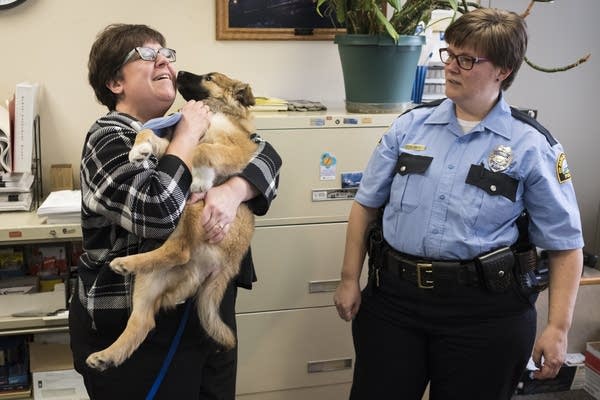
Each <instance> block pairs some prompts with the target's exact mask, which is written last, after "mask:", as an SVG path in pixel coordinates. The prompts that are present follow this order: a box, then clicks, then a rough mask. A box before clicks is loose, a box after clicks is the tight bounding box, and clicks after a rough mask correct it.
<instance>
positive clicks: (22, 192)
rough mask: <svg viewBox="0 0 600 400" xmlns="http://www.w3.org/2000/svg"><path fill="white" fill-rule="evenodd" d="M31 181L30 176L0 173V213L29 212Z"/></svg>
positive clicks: (31, 177) (32, 178) (31, 197)
mask: <svg viewBox="0 0 600 400" xmlns="http://www.w3.org/2000/svg"><path fill="white" fill-rule="evenodd" d="M33 180H34V176H33V175H31V174H10V173H0V211H29V210H30V209H31V203H32V201H33V196H32V193H31V186H32V184H33Z"/></svg>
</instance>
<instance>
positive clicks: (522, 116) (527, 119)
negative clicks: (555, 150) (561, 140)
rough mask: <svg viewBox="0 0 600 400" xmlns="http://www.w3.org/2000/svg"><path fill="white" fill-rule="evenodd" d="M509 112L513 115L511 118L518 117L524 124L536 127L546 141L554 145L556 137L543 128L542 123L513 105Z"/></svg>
mask: <svg viewBox="0 0 600 400" xmlns="http://www.w3.org/2000/svg"><path fill="white" fill-rule="evenodd" d="M510 113H511V115H512V116H513V118H515V119H518V120H519V121H522V122H525V123H526V124H528V125H531V126H533V127H534V128H535V129H537V130H538V132H540V133H541V134H542V135H544V137H545V138H546V140H547V141H548V143H550V146H554V145H556V144H557V143H558V142H557V141H556V139H554V137H553V136H552V134H550V132H549V131H548V129H546V128H544V127H543V126H542V124H540V123H539V122H538V121H537V120H536V119H535V118H533V117H531V116H529V115H528V114H526V113H524V112H523V111H521V110H519V109H517V108H515V107H511V108H510Z"/></svg>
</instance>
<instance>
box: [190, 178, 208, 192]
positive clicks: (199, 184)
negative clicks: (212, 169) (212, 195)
mask: <svg viewBox="0 0 600 400" xmlns="http://www.w3.org/2000/svg"><path fill="white" fill-rule="evenodd" d="M211 187H213V184H212V181H207V180H204V179H200V178H193V179H192V185H191V186H190V190H191V191H192V192H193V193H205V192H208V189H210V188H211Z"/></svg>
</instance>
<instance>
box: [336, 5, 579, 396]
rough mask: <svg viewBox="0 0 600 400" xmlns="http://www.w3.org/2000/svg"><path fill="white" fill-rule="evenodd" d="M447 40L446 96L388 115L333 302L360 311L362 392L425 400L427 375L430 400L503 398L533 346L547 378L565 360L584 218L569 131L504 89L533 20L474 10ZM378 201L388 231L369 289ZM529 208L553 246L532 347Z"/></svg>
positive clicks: (358, 382) (547, 245) (533, 237)
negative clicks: (526, 246) (362, 280)
mask: <svg viewBox="0 0 600 400" xmlns="http://www.w3.org/2000/svg"><path fill="white" fill-rule="evenodd" d="M445 39H446V42H447V43H448V47H447V48H445V49H441V50H440V56H441V60H442V61H443V62H444V64H445V77H446V96H447V99H445V100H443V101H441V102H439V103H438V104H436V105H430V106H425V107H417V108H415V109H413V110H412V111H410V112H408V113H405V114H404V115H402V116H400V117H399V118H398V119H397V120H396V121H395V122H394V124H393V125H392V126H391V128H390V129H389V130H388V132H387V133H386V134H385V135H384V136H383V137H382V139H381V141H380V143H379V144H378V146H377V148H376V149H375V151H374V153H373V155H372V157H371V159H370V161H369V163H368V165H367V167H366V170H365V172H364V176H363V179H362V182H361V185H360V189H359V191H358V193H357V195H356V199H355V202H354V204H353V206H352V209H351V212H350V217H349V223H348V230H347V237H346V248H345V254H344V261H343V267H342V281H341V284H340V285H339V287H338V289H337V291H336V294H335V298H334V300H335V304H336V307H337V310H338V313H339V315H340V317H341V318H343V319H344V320H346V321H350V320H353V321H352V332H353V338H354V346H355V351H356V364H355V370H354V381H353V385H352V390H351V395H350V398H351V399H353V400H356V399H365V400H366V399H391V398H393V399H403V400H420V399H421V396H422V395H423V392H424V389H425V387H426V385H427V384H428V382H429V383H430V399H432V400H452V399H460V400H468V399H485V400H493V399H502V400H506V399H510V398H511V395H512V393H513V392H514V389H515V387H516V384H517V381H518V378H519V376H520V374H521V372H522V371H523V370H524V367H525V365H526V363H527V361H528V359H529V357H530V355H532V357H533V359H534V361H535V362H536V364H537V365H538V367H539V368H540V369H539V371H538V372H537V373H536V377H537V378H540V379H544V378H551V377H554V376H555V375H556V374H557V372H558V370H559V368H560V366H561V364H562V362H563V360H564V359H565V353H566V348H567V332H568V330H569V328H570V325H571V320H572V315H573V308H574V303H575V298H576V295H577V289H578V283H579V278H580V276H581V270H582V252H581V248H582V247H583V239H582V232H581V222H580V216H579V211H578V208H577V202H576V199H575V193H574V190H573V185H572V182H571V175H570V173H569V169H568V166H567V162H566V158H565V155H564V153H563V149H562V147H561V145H560V144H559V143H557V142H556V140H555V139H554V138H552V136H551V135H550V134H549V133H548V132H547V131H546V130H545V129H544V128H543V127H542V126H540V125H539V124H537V123H536V122H535V120H532V119H531V118H528V117H527V116H525V115H524V114H522V113H520V112H518V111H516V110H514V109H511V108H510V107H509V105H508V104H507V103H506V101H505V99H504V96H503V91H504V90H506V89H507V88H508V87H509V86H510V85H511V83H512V82H513V80H514V78H515V75H516V73H517V71H518V69H519V67H520V66H521V63H522V61H523V58H524V55H525V52H526V47H527V32H526V25H525V21H524V20H523V18H521V17H520V16H518V15H517V14H515V13H511V12H507V11H503V10H496V9H490V8H483V9H478V10H474V11H472V12H469V13H467V14H465V15H464V16H462V17H460V18H458V19H457V20H456V21H455V22H453V23H452V24H451V25H450V26H449V27H448V29H447V31H446V35H445ZM380 209H383V210H384V211H383V217H382V225H383V238H384V239H385V241H380V242H382V246H381V247H380V248H379V249H378V251H376V252H373V254H374V255H375V258H376V259H374V260H373V259H371V260H370V264H371V266H372V268H370V271H369V273H370V279H369V284H368V285H367V288H366V289H365V290H364V291H363V292H362V293H361V291H360V287H359V277H360V274H361V269H362V265H363V261H364V259H365V255H366V252H367V246H366V244H367V242H366V240H365V233H366V231H367V227H368V226H369V225H370V224H371V223H372V222H373V221H376V220H377V216H378V211H379V210H380ZM524 210H527V213H528V215H529V225H528V231H527V233H528V236H529V239H530V241H531V243H532V245H531V246H532V247H533V246H537V247H539V248H543V249H547V250H548V251H549V257H550V258H549V266H550V284H549V285H550V289H549V290H550V297H549V312H548V325H547V327H546V328H545V329H544V330H543V332H541V334H540V336H539V338H538V339H537V342H535V345H534V341H535V336H536V311H535V308H534V306H533V303H534V301H535V296H530V294H531V293H530V292H527V290H526V289H527V288H525V287H523V285H521V284H520V283H522V282H520V281H519V279H520V275H519V273H520V271H521V270H522V269H523V268H526V267H528V266H527V265H523V264H528V263H529V264H533V265H535V258H533V260H531V259H529V260H525V261H523V260H522V259H521V260H519V257H516V256H515V254H517V253H518V246H516V243H517V241H518V238H519V229H518V228H517V223H516V221H517V219H518V217H519V216H520V215H521V214H522V213H523V211H524ZM373 243H377V241H371V242H370V244H371V247H374V246H373ZM533 248H535V247H533ZM371 250H373V249H372V248H371ZM533 253H534V254H535V252H533ZM373 254H372V255H373ZM529 266H531V265H529Z"/></svg>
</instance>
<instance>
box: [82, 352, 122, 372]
mask: <svg viewBox="0 0 600 400" xmlns="http://www.w3.org/2000/svg"><path fill="white" fill-rule="evenodd" d="M105 353H106V352H105V351H98V352H96V353H92V354H90V356H89V357H88V358H87V359H86V360H85V363H86V364H87V365H88V366H89V367H90V368H94V369H96V370H98V371H105V370H106V369H108V368H110V367H113V366H115V363H114V361H113V360H112V359H111V358H110V357H108V355H107V354H105Z"/></svg>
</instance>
